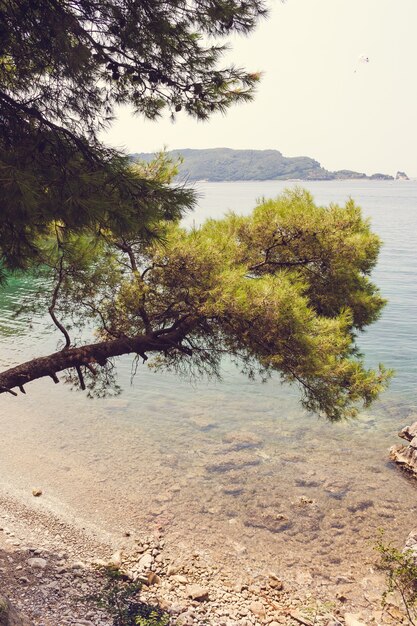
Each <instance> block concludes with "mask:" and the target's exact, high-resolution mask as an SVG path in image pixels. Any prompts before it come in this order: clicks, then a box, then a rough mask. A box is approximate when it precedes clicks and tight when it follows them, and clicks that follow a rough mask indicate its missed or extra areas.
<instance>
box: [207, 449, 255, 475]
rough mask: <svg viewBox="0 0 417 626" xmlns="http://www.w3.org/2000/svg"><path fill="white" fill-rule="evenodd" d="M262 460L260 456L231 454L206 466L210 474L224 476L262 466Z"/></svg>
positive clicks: (240, 453)
mask: <svg viewBox="0 0 417 626" xmlns="http://www.w3.org/2000/svg"><path fill="white" fill-rule="evenodd" d="M260 463H261V459H260V458H259V457H258V456H254V455H251V454H244V453H243V452H231V453H230V454H226V455H223V456H222V458H220V459H219V460H216V461H214V462H213V463H208V464H207V465H206V470H207V471H208V472H210V473H218V474H223V473H224V472H230V471H232V470H241V469H244V468H246V467H250V466H255V465H260Z"/></svg>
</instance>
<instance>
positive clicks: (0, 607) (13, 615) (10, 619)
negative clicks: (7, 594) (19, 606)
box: [0, 596, 31, 626]
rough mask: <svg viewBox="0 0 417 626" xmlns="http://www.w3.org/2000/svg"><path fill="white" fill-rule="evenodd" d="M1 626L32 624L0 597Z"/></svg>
mask: <svg viewBox="0 0 417 626" xmlns="http://www.w3.org/2000/svg"><path fill="white" fill-rule="evenodd" d="M0 626H31V622H30V621H29V620H28V619H27V618H26V617H24V616H23V615H21V614H20V613H19V612H18V611H16V609H15V608H14V607H12V605H11V604H10V602H9V601H8V600H6V598H4V597H3V596H0Z"/></svg>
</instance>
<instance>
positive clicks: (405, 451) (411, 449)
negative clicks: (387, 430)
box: [389, 422, 417, 476]
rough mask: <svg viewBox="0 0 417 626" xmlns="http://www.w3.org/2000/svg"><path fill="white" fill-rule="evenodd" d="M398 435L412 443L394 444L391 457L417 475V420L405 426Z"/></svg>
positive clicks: (390, 452)
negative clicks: (405, 444) (406, 444)
mask: <svg viewBox="0 0 417 626" xmlns="http://www.w3.org/2000/svg"><path fill="white" fill-rule="evenodd" d="M398 436H399V437H401V438H402V439H405V440H406V441H409V442H410V443H409V445H408V446H404V445H401V444H396V445H395V446H392V447H391V448H390V451H389V455H390V459H391V460H392V461H395V463H398V464H399V465H401V467H403V468H404V469H406V470H408V471H410V472H411V473H412V474H413V475H414V476H417V422H414V423H413V424H411V426H406V428H403V429H402V430H401V431H400V432H399V433H398Z"/></svg>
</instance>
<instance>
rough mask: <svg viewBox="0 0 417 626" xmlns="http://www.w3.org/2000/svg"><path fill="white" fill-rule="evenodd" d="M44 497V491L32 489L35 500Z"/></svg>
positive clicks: (36, 488)
mask: <svg viewBox="0 0 417 626" xmlns="http://www.w3.org/2000/svg"><path fill="white" fill-rule="evenodd" d="M41 495H42V489H39V488H38V487H34V488H33V489H32V496H35V498H39V496H41Z"/></svg>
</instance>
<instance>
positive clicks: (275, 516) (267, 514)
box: [243, 508, 293, 533]
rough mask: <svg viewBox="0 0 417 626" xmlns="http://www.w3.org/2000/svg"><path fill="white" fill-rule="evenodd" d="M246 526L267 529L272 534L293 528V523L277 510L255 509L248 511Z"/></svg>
mask: <svg viewBox="0 0 417 626" xmlns="http://www.w3.org/2000/svg"><path fill="white" fill-rule="evenodd" d="M243 523H244V525H245V526H249V527H252V528H265V529H266V530H269V531H270V532H271V533H280V532H283V531H284V530H288V529H289V528H291V527H292V526H293V522H292V521H291V520H289V519H288V517H286V516H285V515H283V514H282V513H279V512H277V511H275V509H273V508H270V509H254V510H252V511H248V513H247V517H246V519H245V520H244V522H243Z"/></svg>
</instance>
